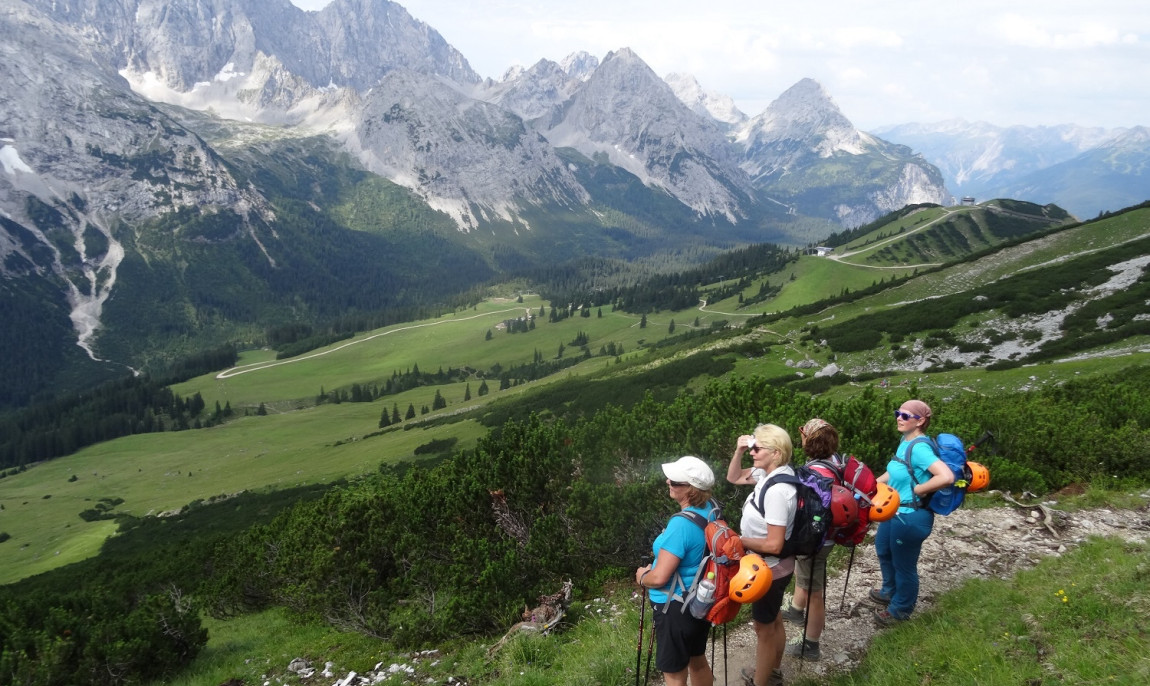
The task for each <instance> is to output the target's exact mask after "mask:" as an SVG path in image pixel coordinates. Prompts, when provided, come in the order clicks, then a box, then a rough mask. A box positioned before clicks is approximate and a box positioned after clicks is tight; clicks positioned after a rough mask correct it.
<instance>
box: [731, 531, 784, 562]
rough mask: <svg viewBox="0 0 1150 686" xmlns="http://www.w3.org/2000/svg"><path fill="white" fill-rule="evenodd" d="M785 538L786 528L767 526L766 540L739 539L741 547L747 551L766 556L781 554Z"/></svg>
mask: <svg viewBox="0 0 1150 686" xmlns="http://www.w3.org/2000/svg"><path fill="white" fill-rule="evenodd" d="M786 537H787V527H785V526H779V525H778V524H768V525H767V537H766V538H747V537H745V536H743V537H741V540H742V541H743V547H744V548H746V549H747V550H753V551H755V552H756V553H766V554H768V555H778V554H779V553H781V552H783V541H784V540H786Z"/></svg>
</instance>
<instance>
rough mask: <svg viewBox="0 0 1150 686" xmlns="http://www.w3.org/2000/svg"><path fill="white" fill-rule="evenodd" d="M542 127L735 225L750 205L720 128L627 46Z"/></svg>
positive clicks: (555, 140) (559, 140)
mask: <svg viewBox="0 0 1150 686" xmlns="http://www.w3.org/2000/svg"><path fill="white" fill-rule="evenodd" d="M542 130H543V132H544V135H546V136H547V138H548V140H549V141H551V143H552V144H553V145H556V146H565V147H573V148H575V149H577V150H579V151H581V152H583V153H584V154H586V155H588V156H596V155H606V156H607V158H608V159H610V161H611V162H612V164H615V165H617V166H619V167H622V168H623V169H626V170H627V171H628V172H630V173H632V174H634V175H635V176H637V177H638V178H639V179H641V180H642V181H643V182H644V183H649V184H654V185H656V186H660V187H662V188H665V189H667V190H668V191H669V192H670V193H671V194H672V195H674V196H675V197H676V198H678V199H679V200H680V201H681V202H683V203H684V204H686V205H688V206H689V207H691V208H693V209H695V210H696V211H697V212H699V213H700V214H712V213H715V214H719V215H722V216H724V217H727V218H728V219H729V220H731V221H736V220H737V218H738V217H740V216H743V210H741V209H739V208H740V206H741V205H742V204H744V203H749V202H751V201H750V200H749V197H750V185H749V184H748V183H747V181H746V177H745V176H744V175H743V174H742V173H741V172H740V171H739V169H738V166H737V160H736V158H735V155H734V150H733V149H732V148H731V147H730V145H729V143H728V142H727V140H726V137H725V134H724V131H723V130H722V128H721V127H720V126H719V125H718V124H717V123H716V122H715V121H714V120H712V119H710V118H709V117H703V116H700V115H698V114H696V113H694V112H692V111H691V110H690V109H689V108H688V107H687V106H686V105H684V104H683V103H682V102H681V101H680V100H679V98H678V97H676V95H675V93H674V92H673V91H672V90H671V87H670V86H668V85H667V83H666V82H665V81H663V80H662V79H660V78H659V77H658V75H656V74H655V72H654V71H652V70H651V68H650V67H649V66H647V64H646V63H645V62H644V61H643V60H642V59H641V58H640V57H639V56H638V55H636V54H635V52H634V51H632V50H631V49H629V48H622V49H619V50H617V51H614V52H611V53H608V54H607V56H606V57H605V58H604V59H603V61H602V63H600V64H599V67H598V68H597V69H596V70H595V71H594V73H593V74H591V77H590V78H589V79H588V80H587V82H586V83H585V84H583V85H582V86H581V87H580V88H579V89H578V91H577V92H576V93H575V94H574V96H573V97H572V98H571V100H570V101H569V102H568V103H567V104H566V105H565V107H564V108H563V109H562V110H561V111H557V113H556V117H555V118H554V119H552V120H551V122H550V123H549V124H545V125H544V126H542Z"/></svg>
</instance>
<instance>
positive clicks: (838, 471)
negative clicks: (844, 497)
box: [807, 458, 843, 483]
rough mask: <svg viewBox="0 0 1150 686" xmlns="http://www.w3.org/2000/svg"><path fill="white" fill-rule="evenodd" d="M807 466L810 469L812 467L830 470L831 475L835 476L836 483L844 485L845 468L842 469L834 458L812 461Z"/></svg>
mask: <svg viewBox="0 0 1150 686" xmlns="http://www.w3.org/2000/svg"><path fill="white" fill-rule="evenodd" d="M807 466H808V467H810V466H819V467H826V468H827V469H828V470H830V473H831V474H834V479H835V483H842V480H843V468H842V467H840V466H839V464H838V463H837V462H835V461H834V459H833V458H832V459H829V460H827V459H819V460H811V461H810V462H808V463H807Z"/></svg>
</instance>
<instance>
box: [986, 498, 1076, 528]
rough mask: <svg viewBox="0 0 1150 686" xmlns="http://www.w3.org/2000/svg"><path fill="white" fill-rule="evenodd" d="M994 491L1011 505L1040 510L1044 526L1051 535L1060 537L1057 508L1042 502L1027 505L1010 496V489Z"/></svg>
mask: <svg viewBox="0 0 1150 686" xmlns="http://www.w3.org/2000/svg"><path fill="white" fill-rule="evenodd" d="M992 492H993V493H997V494H999V495H1000V496H1002V499H1003V500H1005V501H1006V502H1008V503H1010V504H1011V505H1014V506H1015V507H1018V508H1022V509H1024V510H1033V509H1035V508H1037V509H1038V511H1039V512H1041V513H1042V525H1043V526H1044V527H1046V530H1047V531H1049V532H1050V535H1051V536H1053V537H1054V538H1058V537H1059V536H1058V531H1056V530H1055V529H1054V512H1055V511H1056V510H1053V509H1051V508H1049V507H1047V506H1046V505H1043V504H1042V503H1035V504H1033V505H1025V504H1023V503H1020V502H1018V501H1017V500H1015V499H1014V498H1011V497H1010V492H1009V491H992ZM1059 512H1060V511H1059Z"/></svg>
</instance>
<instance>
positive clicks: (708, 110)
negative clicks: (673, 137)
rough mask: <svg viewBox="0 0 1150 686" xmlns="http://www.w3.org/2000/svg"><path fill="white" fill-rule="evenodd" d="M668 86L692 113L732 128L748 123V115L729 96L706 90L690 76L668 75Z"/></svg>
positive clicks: (666, 79)
mask: <svg viewBox="0 0 1150 686" xmlns="http://www.w3.org/2000/svg"><path fill="white" fill-rule="evenodd" d="M664 80H665V81H666V82H667V85H669V86H670V87H671V90H673V91H674V92H675V95H676V96H678V98H679V100H682V101H683V104H685V105H686V106H687V107H689V108H691V111H692V112H695V113H696V114H702V115H705V116H708V117H711V118H712V119H715V120H716V121H719V122H722V123H724V124H727V125H729V126H731V127H732V128H734V127H737V126H740V125H741V124H743V123H745V122H746V121H747V115H745V114H743V113H742V111H740V110H739V108H738V107H737V106H736V105H735V101H734V99H733V98H731V97H730V96H729V95H723V94H722V93H715V92H712V91H708V90H705V89H704V88H703V87H702V86H701V85H700V84H699V82H698V81H697V80H696V79H695V77H694V76H691V75H690V74H667V76H666V77H665V78H664Z"/></svg>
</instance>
